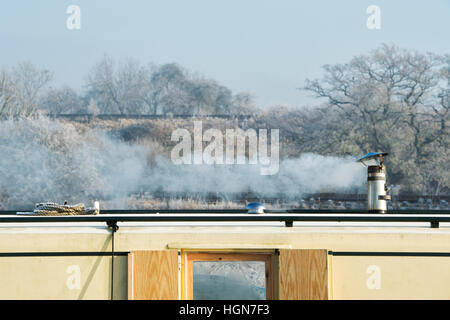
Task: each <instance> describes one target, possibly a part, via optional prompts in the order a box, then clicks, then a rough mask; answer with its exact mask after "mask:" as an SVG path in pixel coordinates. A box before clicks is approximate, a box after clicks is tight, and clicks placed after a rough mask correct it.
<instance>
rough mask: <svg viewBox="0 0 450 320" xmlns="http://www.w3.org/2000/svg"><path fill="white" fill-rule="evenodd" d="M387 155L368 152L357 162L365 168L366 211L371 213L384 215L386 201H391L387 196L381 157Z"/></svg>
mask: <svg viewBox="0 0 450 320" xmlns="http://www.w3.org/2000/svg"><path fill="white" fill-rule="evenodd" d="M387 155H388V154H387V153H386V152H370V153H368V154H366V155H365V156H363V157H362V158H360V159H359V160H358V161H359V162H361V163H362V164H363V165H364V166H366V167H367V211H368V212H371V213H386V211H387V203H386V201H387V200H390V199H391V197H390V196H389V195H388V194H387V192H388V187H387V186H386V168H385V166H384V165H383V157H384V156H387Z"/></svg>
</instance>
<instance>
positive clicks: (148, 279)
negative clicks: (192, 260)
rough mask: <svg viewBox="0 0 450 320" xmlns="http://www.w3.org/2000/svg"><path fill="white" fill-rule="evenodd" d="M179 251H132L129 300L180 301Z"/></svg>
mask: <svg viewBox="0 0 450 320" xmlns="http://www.w3.org/2000/svg"><path fill="white" fill-rule="evenodd" d="M178 297H179V295H178V251H175V250H152V251H132V252H130V253H129V255H128V299H131V300H176V299H178Z"/></svg>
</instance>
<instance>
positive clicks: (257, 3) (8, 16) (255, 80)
mask: <svg viewBox="0 0 450 320" xmlns="http://www.w3.org/2000/svg"><path fill="white" fill-rule="evenodd" d="M70 5H77V6H78V7H79V8H80V29H73V30H70V29H68V28H67V24H66V23H67V20H68V19H69V18H70V16H71V14H70V13H69V14H68V13H67V12H66V11H67V8H68V7H69V6H70ZM371 5H376V6H378V8H379V9H380V15H379V18H380V19H379V21H380V28H379V29H369V28H368V27H367V20H368V19H369V18H370V16H371V14H372V13H367V12H366V10H367V8H368V7H369V6H371ZM381 43H387V44H395V45H398V46H399V47H402V48H406V49H414V50H419V51H421V52H434V53H438V54H444V53H450V1H449V0H428V1H418V0H396V1H393V0H341V1H335V0H315V1H313V0H310V1H300V0H277V1H275V0H146V1H144V0H128V1H111V0H78V1H77V0H70V1H65V0H43V1H31V0H28V1H25V0H15V1H8V2H6V1H4V2H3V3H2V4H1V5H0V67H12V66H14V65H17V64H18V63H20V62H24V61H31V62H32V63H34V64H36V65H38V66H39V67H41V68H46V69H49V70H51V71H52V72H53V73H54V79H53V82H52V86H53V87H59V86H62V85H69V86H71V87H73V88H74V89H77V90H79V91H81V90H82V89H83V83H84V81H85V77H86V75H87V74H88V72H89V70H90V68H91V67H92V66H93V65H94V64H95V63H96V62H97V61H98V60H99V59H100V58H101V57H102V56H103V55H105V54H107V55H110V56H112V57H114V58H115V59H117V60H120V59H124V58H127V57H133V58H136V59H138V61H140V62H141V63H143V64H147V63H149V62H153V63H158V64H160V63H172V62H175V63H178V64H180V65H182V66H183V67H185V68H187V69H188V70H190V71H192V72H195V73H199V74H201V75H203V76H204V77H206V78H211V79H214V80H216V81H218V82H219V83H221V84H223V85H225V86H227V87H229V88H230V89H232V90H233V91H234V92H240V91H246V92H250V93H251V94H253V95H254V96H255V101H256V102H257V104H258V105H259V106H261V107H264V106H268V105H274V104H290V105H293V106H301V105H305V104H311V103H315V102H317V100H315V99H313V98H312V97H311V96H309V94H308V93H306V92H304V91H301V90H298V88H300V87H302V86H303V85H304V84H305V79H314V78H319V77H321V76H322V74H323V73H322V66H323V65H325V64H335V63H345V62H347V61H349V60H350V59H351V58H352V57H353V56H355V55H359V54H366V53H368V52H369V51H370V50H372V49H375V48H377V47H378V46H379V45H380V44H381Z"/></svg>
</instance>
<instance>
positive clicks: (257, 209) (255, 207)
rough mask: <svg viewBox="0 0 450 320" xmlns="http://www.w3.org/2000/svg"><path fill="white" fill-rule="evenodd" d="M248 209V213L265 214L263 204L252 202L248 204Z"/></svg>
mask: <svg viewBox="0 0 450 320" xmlns="http://www.w3.org/2000/svg"><path fill="white" fill-rule="evenodd" d="M246 208H247V209H248V213H264V209H265V207H264V205H263V204H262V203H261V202H250V203H248V204H247V206H246Z"/></svg>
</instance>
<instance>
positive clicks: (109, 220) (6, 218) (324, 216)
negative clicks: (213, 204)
mask: <svg viewBox="0 0 450 320" xmlns="http://www.w3.org/2000/svg"><path fill="white" fill-rule="evenodd" d="M119 212H120V213H109V214H106V212H104V211H103V212H102V214H98V215H74V216H33V215H14V216H13V215H3V216H0V223H22V222H105V223H106V224H107V225H108V226H110V225H112V224H117V222H284V223H285V225H286V226H287V227H292V226H293V223H294V222H296V221H299V222H305V221H309V222H428V223H430V224H431V227H432V228H438V227H439V223H440V222H450V212H448V211H444V212H441V213H440V214H436V213H434V212H433V214H431V212H430V213H428V212H427V213H424V212H423V211H418V212H417V211H416V212H414V213H413V212H411V211H409V214H395V213H392V214H367V213H365V214H364V213H361V212H360V213H359V214H355V213H352V214H348V212H343V211H328V212H320V213H313V212H311V211H309V212H307V213H304V212H302V213H298V212H297V213H294V212H289V213H286V212H281V213H270V212H268V213H264V214H247V213H243V212H239V213H232V214H226V213H221V214H214V213H216V212H215V211H214V212H212V213H213V214H207V213H211V212H201V213H198V211H196V212H197V213H189V212H186V210H178V211H177V212H176V213H173V212H170V213H158V212H149V211H148V210H147V211H145V212H142V211H141V212H137V211H133V212H132V213H131V212H127V213H124V211H119Z"/></svg>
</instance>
